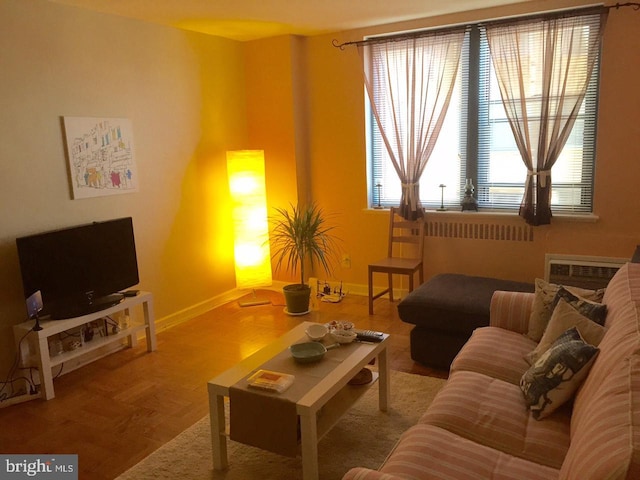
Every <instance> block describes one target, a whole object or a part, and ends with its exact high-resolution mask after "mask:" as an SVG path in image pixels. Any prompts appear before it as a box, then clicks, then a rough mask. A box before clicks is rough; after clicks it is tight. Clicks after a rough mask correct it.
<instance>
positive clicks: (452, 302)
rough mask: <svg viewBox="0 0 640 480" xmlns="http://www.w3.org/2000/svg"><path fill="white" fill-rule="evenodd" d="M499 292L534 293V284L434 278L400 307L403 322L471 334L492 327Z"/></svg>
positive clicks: (450, 276) (462, 277) (458, 276)
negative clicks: (492, 310) (492, 308)
mask: <svg viewBox="0 0 640 480" xmlns="http://www.w3.org/2000/svg"><path fill="white" fill-rule="evenodd" d="M496 290H509V291H514V292H533V291H534V286H533V284H528V283H522V282H514V281H511V280H500V279H497V278H485V277H475V276H470V275H461V274H457V273H442V274H438V275H435V276H434V277H432V278H431V279H429V280H428V281H427V282H425V283H423V284H422V285H420V286H419V287H418V288H416V289H415V290H414V291H412V292H411V293H410V294H409V295H407V296H406V297H405V298H404V299H403V300H402V301H401V302H400V303H399V304H398V314H399V315H400V318H401V319H402V321H403V322H407V323H412V324H415V325H420V326H424V327H429V328H432V329H435V330H440V331H444V332H452V333H453V332H455V333H461V334H468V335H469V334H471V332H472V331H473V330H474V329H476V328H477V327H484V326H487V325H489V311H490V305H491V297H492V296H493V293H494V292H495V291H496Z"/></svg>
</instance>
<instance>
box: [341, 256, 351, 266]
mask: <svg viewBox="0 0 640 480" xmlns="http://www.w3.org/2000/svg"><path fill="white" fill-rule="evenodd" d="M340 265H341V266H342V268H351V255H349V254H348V253H343V254H342V260H341V261H340Z"/></svg>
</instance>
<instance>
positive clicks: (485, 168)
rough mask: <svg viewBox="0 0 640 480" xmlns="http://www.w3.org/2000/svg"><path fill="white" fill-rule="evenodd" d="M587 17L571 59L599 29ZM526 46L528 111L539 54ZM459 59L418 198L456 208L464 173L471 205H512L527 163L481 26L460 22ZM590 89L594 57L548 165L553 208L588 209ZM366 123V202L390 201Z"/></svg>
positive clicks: (393, 189)
mask: <svg viewBox="0 0 640 480" xmlns="http://www.w3.org/2000/svg"><path fill="white" fill-rule="evenodd" d="M591 16H592V17H593V21H592V24H591V23H590V24H589V26H588V27H586V28H585V30H584V32H583V33H582V36H581V39H580V41H581V42H584V48H583V50H584V53H581V56H580V58H578V62H577V63H581V61H582V60H584V58H582V57H585V58H586V55H587V53H586V52H587V47H586V45H587V44H588V42H589V38H590V36H592V35H595V34H597V33H594V32H597V30H598V29H599V22H600V16H599V15H597V14H594V15H591ZM537 34H538V35H539V32H538V33H536V29H535V28H532V31H531V33H530V34H529V35H530V39H531V40H534V39H535V36H536V35H537ZM525 41H526V40H525ZM527 45H530V47H531V51H530V52H527V60H528V64H527V68H526V69H525V71H526V72H528V74H529V76H528V77H525V79H526V81H527V82H528V85H527V95H526V102H527V108H528V109H531V108H536V106H539V105H540V104H541V102H540V98H541V97H540V94H541V91H542V85H540V84H539V83H541V81H539V80H538V76H537V75H536V71H537V70H538V69H539V68H541V65H540V62H541V58H542V52H541V51H539V49H538V48H537V46H535V45H537V43H536V42H533V41H531V42H530V43H528V44H527ZM581 45H582V44H581ZM387 48H388V47H387ZM558 48H560V47H558ZM371 51H372V54H371V55H372V56H371V58H370V61H371V62H382V61H383V59H382V58H381V57H380V58H379V57H378V56H377V55H376V51H377V50H376V49H375V48H373V49H372V50H371ZM460 62H461V65H460V68H459V69H458V77H457V79H456V86H455V92H454V96H453V99H452V101H451V104H450V106H449V110H448V112H447V118H446V121H445V124H444V127H443V129H442V131H441V132H440V136H439V137H438V141H437V144H436V147H435V149H434V151H433V153H432V155H431V157H430V159H429V162H428V163H427V166H426V169H425V170H424V173H423V175H422V177H421V180H420V198H421V201H422V204H423V206H425V207H427V208H438V207H440V206H441V203H444V206H445V207H448V208H451V209H459V208H460V201H461V199H462V197H463V196H464V185H465V181H466V179H467V178H471V179H472V181H473V184H474V186H475V195H474V196H475V197H476V198H477V200H478V206H479V208H481V209H484V210H507V211H509V210H511V211H513V210H518V209H519V207H520V203H521V201H522V198H523V194H524V184H525V180H526V178H527V169H526V167H525V165H524V163H523V161H522V159H521V156H520V154H519V152H518V149H517V147H516V143H515V140H514V136H513V133H512V131H511V127H510V125H509V121H508V120H507V116H506V113H505V109H504V107H503V104H502V99H501V96H500V91H499V87H498V83H497V79H496V74H495V72H494V70H493V65H492V62H491V58H490V54H489V45H488V41H487V38H486V33H485V29H484V27H483V26H482V25H470V26H469V27H468V29H467V32H466V34H465V42H464V47H463V52H462V56H461V60H460ZM582 63H586V62H582ZM384 81H385V79H384V78H374V79H373V90H374V92H373V95H374V98H375V96H376V91H380V90H379V89H380V88H382V87H383V82H384ZM597 92H598V59H596V63H595V68H594V69H593V73H592V75H591V79H590V83H589V87H588V91H587V94H586V96H585V99H584V101H583V102H582V105H581V108H580V112H579V115H578V119H577V120H576V122H575V124H574V126H573V129H572V131H571V134H570V137H569V139H568V141H567V142H566V144H565V146H564V148H563V150H562V153H561V154H560V157H559V158H558V160H557V161H556V163H555V165H554V167H553V169H552V181H553V188H552V199H551V206H552V208H553V211H555V212H565V213H569V212H575V213H589V212H591V211H592V198H593V172H594V165H595V137H596V136H595V132H596V113H597V111H596V109H597ZM368 121H369V129H368V131H369V132H370V135H369V138H368V145H369V147H368V148H369V161H370V163H369V165H370V177H369V178H370V184H369V191H370V198H371V205H378V204H380V205H382V206H395V205H398V203H399V201H400V193H401V186H400V181H399V180H398V176H397V174H396V172H395V170H394V168H393V165H392V164H391V161H390V159H389V157H388V154H387V152H386V149H385V146H384V144H383V142H382V139H381V135H380V132H379V130H378V126H377V124H376V122H375V120H374V118H373V116H368ZM441 185H445V187H441Z"/></svg>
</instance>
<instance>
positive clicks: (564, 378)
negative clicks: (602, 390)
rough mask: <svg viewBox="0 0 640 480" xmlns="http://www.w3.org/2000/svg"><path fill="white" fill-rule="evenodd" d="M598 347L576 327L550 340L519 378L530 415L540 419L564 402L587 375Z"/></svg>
mask: <svg viewBox="0 0 640 480" xmlns="http://www.w3.org/2000/svg"><path fill="white" fill-rule="evenodd" d="M598 352H599V349H598V348H597V347H594V346H593V345H589V344H588V343H586V342H585V341H584V340H583V339H582V337H581V336H580V332H578V329H577V328H576V327H573V328H570V329H569V330H567V331H566V332H564V333H563V334H562V335H560V337H559V338H558V339H557V340H556V341H555V342H553V344H552V345H551V347H550V348H549V350H547V351H546V352H544V353H543V354H542V356H541V357H540V358H539V359H538V361H537V362H536V363H535V364H534V365H533V366H532V367H531V368H529V370H527V371H526V372H525V373H524V375H523V376H522V378H521V379H520V389H521V390H522V393H523V394H524V400H525V403H526V404H527V406H528V407H529V409H530V410H531V414H532V415H533V418H535V419H536V420H541V419H543V418H545V417H547V416H548V415H549V414H551V413H552V412H553V411H555V410H556V409H557V408H559V407H560V406H561V405H563V404H564V403H566V402H567V401H568V400H569V399H570V398H571V397H572V396H573V394H574V392H575V391H576V390H577V389H578V387H579V386H580V384H581V383H582V381H583V380H584V379H585V378H586V376H587V374H588V373H589V370H590V369H591V365H592V364H593V361H594V360H595V358H596V356H597V354H598Z"/></svg>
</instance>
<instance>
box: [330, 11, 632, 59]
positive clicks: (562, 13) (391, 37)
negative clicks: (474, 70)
mask: <svg viewBox="0 0 640 480" xmlns="http://www.w3.org/2000/svg"><path fill="white" fill-rule="evenodd" d="M623 7H632V8H633V9H634V10H640V3H635V2H627V3H616V4H615V5H610V6H602V7H591V8H583V9H580V10H575V9H574V10H567V11H560V12H555V13H547V14H541V15H532V16H523V17H521V19H522V20H523V21H524V20H530V19H532V18H554V17H556V18H558V17H562V16H567V15H575V14H577V13H579V14H581V15H585V14H588V13H591V12H593V13H595V12H598V11H603V10H607V11H608V10H611V9H613V8H615V9H616V10H618V9H620V8H623ZM518 20H519V18H517V17H516V18H505V19H500V20H493V21H486V22H475V23H476V24H479V25H490V24H496V23H502V22H513V21H518ZM472 23H474V22H472ZM466 28H468V25H460V26H457V27H451V28H446V27H445V28H442V29H435V30H419V31H413V32H406V33H399V34H396V35H387V36H379V37H372V38H368V39H366V40H358V41H354V42H344V43H338V40H336V39H335V38H334V39H333V40H332V41H331V43H332V45H333V46H334V47H336V48H339V49H340V50H344V49H345V48H346V47H350V46H356V47H360V46H363V45H374V44H376V43H384V42H399V41H402V40H407V39H410V38H420V37H426V36H429V35H438V34H444V33H450V32H454V31H456V30H461V29H466Z"/></svg>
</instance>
